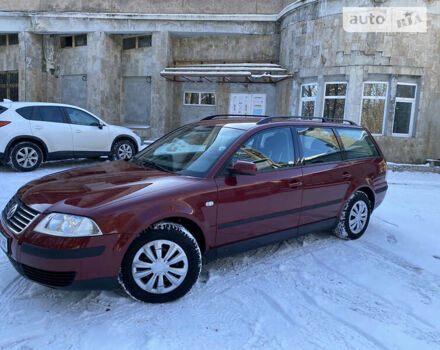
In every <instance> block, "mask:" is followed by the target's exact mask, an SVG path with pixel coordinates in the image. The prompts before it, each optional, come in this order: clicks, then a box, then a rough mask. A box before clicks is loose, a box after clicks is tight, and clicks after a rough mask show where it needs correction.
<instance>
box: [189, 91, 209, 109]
mask: <svg viewBox="0 0 440 350" xmlns="http://www.w3.org/2000/svg"><path fill="white" fill-rule="evenodd" d="M183 104H184V105H185V106H193V105H197V106H215V93H214V92H185V94H184V99H183Z"/></svg>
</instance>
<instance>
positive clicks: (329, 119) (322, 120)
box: [257, 115, 358, 126]
mask: <svg viewBox="0 0 440 350" xmlns="http://www.w3.org/2000/svg"><path fill="white" fill-rule="evenodd" d="M277 119H301V120H303V121H314V120H320V121H321V122H322V123H327V122H338V123H340V122H342V123H349V124H350V125H356V126H358V125H357V124H356V123H355V122H354V121H352V120H348V119H339V118H324V117H323V118H318V117H301V116H294V115H292V116H283V115H280V116H272V117H266V118H264V119H262V120H260V121H259V122H258V123H257V125H262V124H267V123H270V122H271V121H274V120H277Z"/></svg>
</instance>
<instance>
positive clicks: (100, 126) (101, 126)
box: [98, 122, 105, 130]
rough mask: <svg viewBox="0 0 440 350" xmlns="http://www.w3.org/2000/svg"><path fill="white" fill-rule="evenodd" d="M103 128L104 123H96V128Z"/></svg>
mask: <svg viewBox="0 0 440 350" xmlns="http://www.w3.org/2000/svg"><path fill="white" fill-rule="evenodd" d="M104 126H105V124H104V123H102V122H98V128H100V129H101V130H102V128H103V127H104Z"/></svg>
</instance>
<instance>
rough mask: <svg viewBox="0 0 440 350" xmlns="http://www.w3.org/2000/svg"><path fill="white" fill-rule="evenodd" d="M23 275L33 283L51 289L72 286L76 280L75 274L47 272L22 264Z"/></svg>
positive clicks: (71, 272)
mask: <svg viewBox="0 0 440 350" xmlns="http://www.w3.org/2000/svg"><path fill="white" fill-rule="evenodd" d="M20 265H21V268H22V270H23V274H24V275H25V276H26V277H27V278H29V279H30V280H32V281H35V282H38V283H41V284H44V285H46V286H51V287H67V286H69V285H71V284H72V282H73V280H74V279H75V272H73V271H68V272H55V271H45V270H40V269H36V268H35V267H30V266H27V265H24V264H20Z"/></svg>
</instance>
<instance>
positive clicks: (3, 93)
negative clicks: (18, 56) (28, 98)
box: [0, 71, 18, 101]
mask: <svg viewBox="0 0 440 350" xmlns="http://www.w3.org/2000/svg"><path fill="white" fill-rule="evenodd" d="M5 98H7V99H9V100H12V101H18V72H17V71H15V72H12V71H11V72H0V101H3V99H5Z"/></svg>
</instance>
